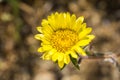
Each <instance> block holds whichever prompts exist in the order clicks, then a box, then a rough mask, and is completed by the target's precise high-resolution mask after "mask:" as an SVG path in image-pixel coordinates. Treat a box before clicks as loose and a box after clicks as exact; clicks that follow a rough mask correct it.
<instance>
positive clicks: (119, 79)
mask: <svg viewBox="0 0 120 80" xmlns="http://www.w3.org/2000/svg"><path fill="white" fill-rule="evenodd" d="M56 11H58V12H70V13H74V14H75V15H76V16H77V17H79V16H84V17H85V22H86V23H87V26H88V27H89V26H90V27H92V28H93V32H92V33H93V34H94V35H96V38H95V39H94V40H93V42H92V46H93V51H96V52H113V53H120V50H119V49H120V0H0V80H120V76H119V75H120V72H119V71H118V68H116V67H115V66H114V65H112V64H111V63H109V62H102V61H98V60H97V61H96V60H87V61H83V62H82V63H81V65H80V66H81V67H80V70H77V69H76V68H75V67H74V66H73V65H71V64H69V65H67V66H66V67H65V68H64V69H63V70H62V71H60V69H59V68H58V66H57V65H56V64H54V63H53V62H51V61H43V60H41V59H40V56H41V54H39V53H37V48H38V47H39V46H40V42H39V41H37V40H35V39H34V37H33V36H34V35H35V34H36V33H38V32H37V31H36V27H37V26H39V25H40V23H41V20H42V19H43V18H46V17H47V16H48V15H50V14H51V13H53V12H56ZM118 61H119V62H120V59H119V58H118Z"/></svg>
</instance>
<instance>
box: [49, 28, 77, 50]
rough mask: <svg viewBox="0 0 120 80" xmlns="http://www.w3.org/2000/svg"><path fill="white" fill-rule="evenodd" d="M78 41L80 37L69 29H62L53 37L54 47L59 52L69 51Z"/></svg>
mask: <svg viewBox="0 0 120 80" xmlns="http://www.w3.org/2000/svg"><path fill="white" fill-rule="evenodd" d="M77 41H78V35H77V33H76V32H75V31H72V30H69V29H64V30H62V29H60V30H57V31H56V32H54V33H53V35H52V36H51V43H52V46H53V47H54V48H55V49H56V50H57V51H59V52H65V51H67V50H69V49H70V48H71V47H72V46H73V45H75V44H76V42H77Z"/></svg>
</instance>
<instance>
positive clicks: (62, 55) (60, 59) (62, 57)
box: [58, 53, 64, 61]
mask: <svg viewBox="0 0 120 80" xmlns="http://www.w3.org/2000/svg"><path fill="white" fill-rule="evenodd" d="M63 59H64V53H59V54H58V61H62V60H63Z"/></svg>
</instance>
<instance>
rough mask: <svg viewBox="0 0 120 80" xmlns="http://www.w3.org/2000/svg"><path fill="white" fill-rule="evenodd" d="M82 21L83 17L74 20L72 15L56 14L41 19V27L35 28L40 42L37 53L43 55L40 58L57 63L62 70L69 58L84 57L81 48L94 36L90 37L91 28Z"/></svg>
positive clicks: (36, 36) (74, 17)
mask: <svg viewBox="0 0 120 80" xmlns="http://www.w3.org/2000/svg"><path fill="white" fill-rule="evenodd" d="M83 21H84V17H83V16H81V17H79V18H78V19H76V16H75V15H74V14H72V15H70V13H58V12H56V13H54V14H51V15H50V16H48V18H47V19H43V20H42V23H41V26H38V27H37V30H38V31H39V32H40V34H36V35H35V38H36V39H38V40H40V41H41V47H40V48H38V52H40V53H43V55H42V58H43V59H44V60H52V61H54V62H57V63H58V65H59V67H60V68H63V66H64V65H65V64H68V63H70V61H71V59H70V56H71V57H73V58H75V59H77V58H78V55H77V54H79V55H81V56H86V53H85V51H84V49H83V48H84V47H85V46H87V45H88V44H89V43H90V42H91V40H92V39H93V38H94V35H90V33H91V31H92V28H87V27H86V23H83Z"/></svg>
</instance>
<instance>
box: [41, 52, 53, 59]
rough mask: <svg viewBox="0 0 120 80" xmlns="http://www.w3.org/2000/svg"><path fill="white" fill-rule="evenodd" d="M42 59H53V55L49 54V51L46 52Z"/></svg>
mask: <svg viewBox="0 0 120 80" xmlns="http://www.w3.org/2000/svg"><path fill="white" fill-rule="evenodd" d="M42 59H43V60H50V59H51V55H49V54H48V53H44V54H43V55H42Z"/></svg>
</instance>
